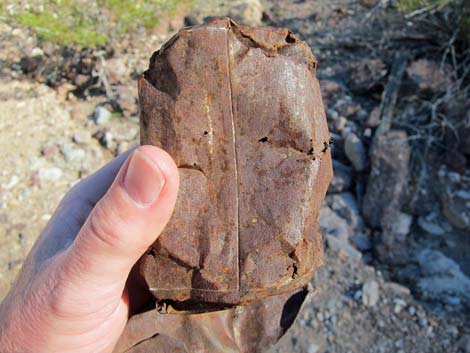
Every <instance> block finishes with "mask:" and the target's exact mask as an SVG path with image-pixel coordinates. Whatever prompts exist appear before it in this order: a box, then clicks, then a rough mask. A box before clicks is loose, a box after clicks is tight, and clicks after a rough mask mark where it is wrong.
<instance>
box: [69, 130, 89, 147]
mask: <svg viewBox="0 0 470 353" xmlns="http://www.w3.org/2000/svg"><path fill="white" fill-rule="evenodd" d="M90 141H91V134H90V132H89V131H77V132H76V133H75V134H74V135H73V142H75V143H78V144H83V145H85V144H87V143H90Z"/></svg>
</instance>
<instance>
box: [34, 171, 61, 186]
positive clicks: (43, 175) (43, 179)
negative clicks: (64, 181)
mask: <svg viewBox="0 0 470 353" xmlns="http://www.w3.org/2000/svg"><path fill="white" fill-rule="evenodd" d="M62 174H63V172H62V170H61V169H59V168H57V167H48V168H41V169H39V170H38V172H37V178H38V182H39V184H40V185H44V184H46V183H51V182H55V181H58V180H60V178H61V177H62Z"/></svg>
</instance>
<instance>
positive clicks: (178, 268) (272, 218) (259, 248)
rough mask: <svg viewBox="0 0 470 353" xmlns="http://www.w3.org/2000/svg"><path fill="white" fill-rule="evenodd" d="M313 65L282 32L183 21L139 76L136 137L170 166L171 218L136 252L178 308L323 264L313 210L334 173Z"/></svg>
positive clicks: (251, 291) (283, 281)
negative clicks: (175, 177)
mask: <svg viewBox="0 0 470 353" xmlns="http://www.w3.org/2000/svg"><path fill="white" fill-rule="evenodd" d="M315 68H316V60H315V58H314V56H313V54H312V53H311V51H310V48H309V47H308V45H307V44H306V43H305V42H302V41H299V40H298V39H297V38H296V37H295V36H294V35H293V34H291V33H290V32H289V31H288V30H287V29H276V28H258V29H254V28H249V27H245V26H239V25H237V24H235V23H234V22H232V21H231V20H229V19H217V20H213V21H211V22H209V23H207V24H204V25H201V26H196V27H191V28H185V29H183V30H181V31H180V32H179V33H178V34H177V35H175V36H174V37H173V38H172V39H171V40H170V41H169V42H168V43H167V44H165V45H164V46H163V47H162V48H161V49H160V50H159V51H158V52H156V53H154V55H153V56H152V58H151V60H150V67H149V69H148V70H147V71H146V72H145V73H144V75H143V76H142V78H141V79H140V80H139V99H140V107H141V143H142V144H152V145H157V146H159V147H162V148H163V149H165V150H166V151H168V152H169V154H170V155H171V156H172V157H173V158H174V160H175V161H176V163H177V165H178V166H179V171H180V176H181V183H180V185H181V186H180V191H179V196H178V201H177V204H176V208H175V211H174V214H173V216H172V219H171V220H170V222H169V224H168V226H167V227H166V228H165V230H164V232H163V233H162V234H161V235H160V237H159V238H158V240H157V242H156V243H155V244H154V245H153V246H152V248H151V249H149V251H148V252H147V254H145V255H144V256H143V258H142V261H141V263H142V265H141V273H142V275H143V277H144V278H145V280H146V282H147V284H148V287H149V289H150V291H151V292H152V293H153V295H154V296H155V297H156V298H157V300H158V301H159V302H160V304H161V303H165V305H166V306H168V305H170V307H176V309H178V310H182V311H190V312H195V311H198V310H199V311H206V310H208V306H207V304H209V306H212V309H214V308H220V307H223V306H232V305H240V304H246V303H249V302H251V301H254V300H257V299H261V298H266V297H268V296H272V295H279V294H282V293H287V292H292V291H293V290H296V289H299V288H302V287H303V286H305V285H306V284H307V283H308V282H309V280H310V279H311V277H312V275H313V272H314V270H315V269H316V268H317V267H318V266H319V265H320V264H321V262H322V253H323V251H322V241H321V234H320V232H319V228H318V223H317V216H318V211H319V207H320V204H321V202H322V201H323V199H324V196H325V193H326V190H327V187H328V184H329V181H330V179H331V176H332V168H331V157H330V151H329V149H328V146H329V134H328V129H327V124H326V119H325V113H324V109H323V104H322V100H321V96H320V89H319V85H318V80H317V79H316V77H315Z"/></svg>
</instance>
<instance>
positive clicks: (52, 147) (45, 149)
mask: <svg viewBox="0 0 470 353" xmlns="http://www.w3.org/2000/svg"><path fill="white" fill-rule="evenodd" d="M58 151H59V149H58V148H57V145H56V144H55V143H54V142H48V143H46V144H45V145H44V146H42V148H41V154H42V155H43V156H44V157H46V158H51V157H52V156H54V155H55V154H56V153H57V152H58Z"/></svg>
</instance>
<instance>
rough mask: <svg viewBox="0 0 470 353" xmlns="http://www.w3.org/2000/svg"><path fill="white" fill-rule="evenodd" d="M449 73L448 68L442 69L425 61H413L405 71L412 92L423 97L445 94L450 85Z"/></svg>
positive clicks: (435, 63) (432, 62)
mask: <svg viewBox="0 0 470 353" xmlns="http://www.w3.org/2000/svg"><path fill="white" fill-rule="evenodd" d="M449 71H450V70H449V68H447V67H444V68H442V67H441V66H440V65H439V64H438V63H437V62H434V61H431V60H427V59H419V60H416V61H413V62H412V63H411V64H410V65H409V66H408V68H407V69H406V73H407V75H408V78H409V79H410V80H411V86H412V89H413V91H417V92H418V93H420V94H423V95H433V94H436V93H442V92H445V90H446V89H447V86H449V84H450V79H449Z"/></svg>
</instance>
